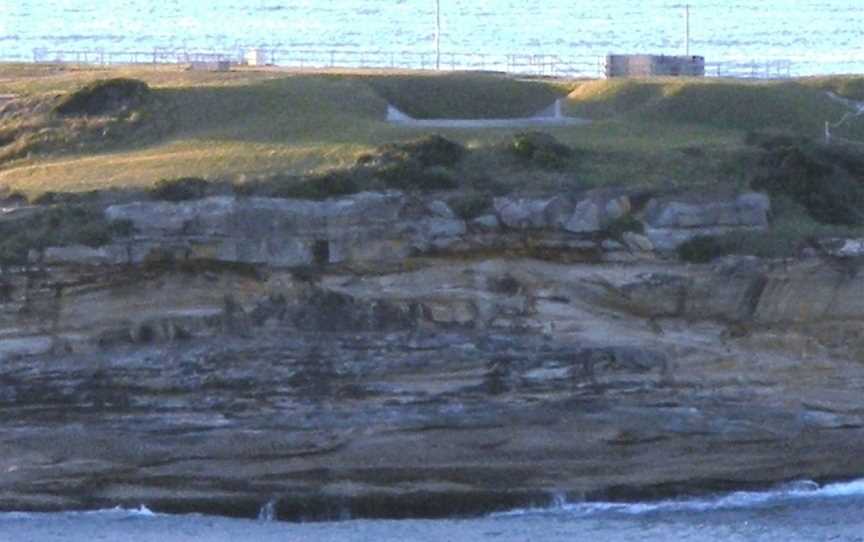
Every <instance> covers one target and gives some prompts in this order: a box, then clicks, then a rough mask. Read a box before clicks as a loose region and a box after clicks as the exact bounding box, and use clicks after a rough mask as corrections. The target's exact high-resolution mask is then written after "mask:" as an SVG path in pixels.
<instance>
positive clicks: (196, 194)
mask: <svg viewBox="0 0 864 542" xmlns="http://www.w3.org/2000/svg"><path fill="white" fill-rule="evenodd" d="M148 193H149V195H150V198H152V199H155V200H160V201H188V200H193V199H201V198H204V197H206V196H207V195H209V193H210V183H209V182H207V181H206V180H204V179H201V178H198V177H180V178H177V179H162V180H161V181H158V182H157V183H156V184H155V185H153V187H152V188H151V189H150V190H149V191H148Z"/></svg>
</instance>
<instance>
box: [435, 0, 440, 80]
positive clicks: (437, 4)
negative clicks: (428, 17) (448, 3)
mask: <svg viewBox="0 0 864 542" xmlns="http://www.w3.org/2000/svg"><path fill="white" fill-rule="evenodd" d="M435 69H436V70H441V0H435Z"/></svg>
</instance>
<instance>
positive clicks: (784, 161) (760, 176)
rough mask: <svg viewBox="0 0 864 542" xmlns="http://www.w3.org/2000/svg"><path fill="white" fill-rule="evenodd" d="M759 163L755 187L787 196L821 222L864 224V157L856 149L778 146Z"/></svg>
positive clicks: (772, 147) (811, 145) (754, 182)
mask: <svg viewBox="0 0 864 542" xmlns="http://www.w3.org/2000/svg"><path fill="white" fill-rule="evenodd" d="M766 148H768V149H770V150H769V151H767V152H766V153H765V155H764V156H763V158H762V160H761V161H760V164H759V168H758V172H757V173H756V175H755V176H754V179H753V182H752V183H751V185H752V187H753V188H754V189H756V190H764V191H766V192H769V193H770V194H772V195H775V196H788V197H790V198H792V199H793V200H794V201H796V202H798V203H799V204H801V205H802V206H804V208H806V209H807V212H808V213H809V214H810V216H812V217H813V218H814V219H816V220H817V221H819V222H822V223H825V224H835V225H858V224H864V155H862V153H861V151H860V150H859V149H857V148H852V147H848V148H847V147H841V146H825V145H818V144H813V143H810V144H806V145H804V144H797V145H787V146H783V145H778V146H776V147H774V146H771V145H770V144H768V145H767V146H766Z"/></svg>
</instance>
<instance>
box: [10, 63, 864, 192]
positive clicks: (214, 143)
mask: <svg viewBox="0 0 864 542" xmlns="http://www.w3.org/2000/svg"><path fill="white" fill-rule="evenodd" d="M106 77H131V78H137V79H141V80H143V81H146V82H147V83H148V84H149V85H151V87H152V88H154V90H155V94H156V97H157V100H156V102H155V103H154V104H153V105H151V106H150V107H149V108H148V110H147V111H146V112H145V113H144V114H142V115H140V116H138V117H136V118H135V122H136V123H137V126H136V127H135V128H134V130H137V131H134V130H133V129H130V130H129V131H130V132H131V133H132V135H131V137H128V134H127V137H125V138H123V137H121V138H119V139H120V140H119V141H114V140H113V139H112V136H111V135H109V136H105V137H102V136H101V132H99V133H97V134H96V136H93V137H90V139H88V140H87V143H86V144H81V143H80V142H79V139H80V137H79V138H78V139H76V137H77V135H78V133H80V132H84V131H86V127H82V124H84V123H85V121H81V120H80V119H79V120H72V121H69V120H67V121H63V122H65V124H64V125H63V126H61V127H60V131H61V132H62V131H64V130H65V131H66V132H67V133H66V135H65V136H64V137H66V141H67V142H68V144H67V145H64V144H63V143H64V141H63V140H62V138H61V140H60V142H59V144H54V145H42V148H41V149H40V146H39V145H38V144H36V145H32V150H31V149H29V148H25V149H24V151H26V152H19V153H18V154H17V155H16V154H12V155H11V156H9V157H7V159H6V160H5V161H4V162H0V186H2V185H5V186H7V187H9V188H10V189H14V190H23V191H25V192H27V193H29V194H36V193H39V192H42V191H45V190H87V189H93V188H100V187H108V186H146V185H150V184H152V183H154V182H155V181H157V180H158V179H161V178H170V177H179V176H185V175H195V176H202V177H206V178H211V179H215V178H225V179H232V178H237V177H239V176H241V175H246V176H255V175H259V174H268V173H276V172H279V173H286V172H288V173H306V172H310V171H319V170H322V169H327V168H332V167H340V166H345V165H348V164H351V163H353V161H354V160H355V159H356V157H357V156H358V155H360V154H361V153H363V152H366V151H368V150H369V149H370V148H372V147H374V146H375V145H378V144H381V143H383V142H389V141H397V140H400V139H405V138H409V137H416V136H417V135H419V134H421V133H425V132H428V130H417V129H410V128H400V127H394V126H390V125H388V124H386V123H385V122H383V120H382V119H383V116H384V112H385V108H386V101H385V97H386V99H389V100H390V101H392V102H395V103H397V104H398V105H399V106H400V107H401V108H402V109H404V110H406V111H407V112H409V113H411V114H414V115H416V116H420V117H423V116H426V117H429V116H432V117H434V116H441V117H448V116H449V117H471V116H477V117H484V116H485V117H490V116H507V115H508V113H509V114H510V115H513V116H519V115H525V114H528V113H530V112H531V111H534V110H537V109H540V108H542V107H543V106H545V105H547V104H548V103H550V102H551V101H552V100H553V99H554V98H555V97H557V96H561V95H564V94H567V93H568V91H572V92H570V94H569V99H568V112H569V113H570V114H575V115H582V116H587V117H590V118H593V119H595V123H594V124H593V125H591V126H587V127H567V128H554V129H550V130H548V131H549V132H551V133H552V134H553V135H554V136H555V137H557V138H558V139H559V140H561V141H562V142H564V143H566V144H569V145H571V146H573V147H575V148H576V149H577V151H579V150H582V151H586V156H587V158H586V159H584V160H582V161H581V164H580V167H579V168H578V169H577V170H576V171H573V172H571V173H572V175H567V176H564V177H566V178H560V177H562V176H561V175H559V176H558V177H559V178H558V179H556V182H557V183H558V184H559V185H567V184H570V183H579V184H583V185H584V184H588V185H596V184H605V183H625V184H626V183H649V184H652V183H671V184H691V183H712V182H717V181H732V182H735V181H736V180H739V177H740V176H741V175H742V171H741V170H742V169H746V167H747V161H748V159H749V158H750V156H749V154H748V148H747V146H746V145H745V144H744V136H745V134H746V133H747V132H748V131H749V130H754V129H759V130H763V129H770V130H776V131H787V132H790V133H797V134H807V135H812V136H818V135H819V134H820V133H821V131H822V126H823V123H824V121H825V120H827V119H832V120H833V119H838V118H840V116H842V114H843V112H844V108H843V106H842V105H839V104H836V103H834V102H832V101H830V100H829V99H828V98H827V97H825V95H824V92H823V90H824V89H829V88H830V89H833V90H835V91H837V92H839V93H841V94H843V95H846V96H849V97H854V98H864V85H862V84H861V83H862V80H861V79H848V78H825V79H808V80H801V81H791V82H783V83H776V82H771V83H750V82H741V81H714V80H671V79H670V80H664V79H658V80H647V81H632V80H631V81H624V80H621V81H587V82H586V81H564V82H560V81H556V82H549V81H535V82H522V81H515V80H513V79H509V78H503V77H497V76H491V75H485V76H484V75H476V74H473V75H446V76H434V75H417V74H409V73H396V74H388V73H341V74H331V73H327V74H321V73H319V74H310V73H305V74H303V73H299V74H298V73H295V74H289V73H285V72H279V71H267V70H262V71H251V70H250V71H235V72H230V73H206V72H187V71H181V70H179V69H176V68H160V69H153V68H125V69H124V68H117V69H112V70H97V69H89V70H68V69H59V68H55V67H50V66H27V65H18V66H15V65H5V66H0V94H5V93H12V94H17V95H21V96H33V97H34V100H37V101H38V100H49V101H50V100H51V99H54V97H55V96H60V95H62V94H64V93H69V92H71V91H73V90H74V89H76V88H79V87H80V86H82V85H83V84H85V83H87V82H89V81H93V80H96V79H100V78H106ZM50 117H51V115H50V114H47V113H44V112H42V113H40V114H37V115H34V116H32V117H31V118H28V119H20V118H13V119H5V120H0V133H3V132H10V131H11V132H12V133H13V135H14V129H15V128H16V127H19V128H20V127H21V125H22V124H24V123H31V124H32V125H33V126H35V127H36V128H37V130H36V132H37V133H36V135H35V136H31V138H33V139H37V143H38V137H39V133H38V132H39V130H40V129H41V127H42V126H43V125H44V126H52V125H53V126H55V127H56V126H57V124H58V122H59V121H57V120H52V119H51V118H50ZM76 123H77V124H76ZM121 128H122V127H121ZM42 131H45V130H42ZM115 131H119V132H121V134H122V132H123V131H122V130H115ZM437 131H438V132H440V133H442V134H443V135H444V136H446V137H449V138H452V139H455V140H458V141H461V142H463V143H467V144H469V146H472V147H482V146H485V145H489V144H491V143H494V142H497V141H501V140H504V139H506V138H508V137H509V136H510V135H512V132H513V130H504V129H496V130H489V129H487V130H449V131H448V130H437ZM91 132H92V130H91ZM846 132H847V133H846V134H845V135H850V133H849V132H850V130H848V129H847V130H846ZM851 132H862V130H856V129H853V130H851ZM851 135H852V136H857V135H858V134H857V133H852V134H851ZM0 143H2V141H0ZM55 143H56V142H55ZM14 144H15V143H14V142H13V144H12V145H11V146H10V148H13V147H14ZM19 145H20V143H19ZM8 150H9V149H7V151H8ZM730 158H738V160H730ZM486 159H487V160H488V159H489V157H486ZM478 160H479V161H480V163H478V164H477V166H478V167H483V168H486V169H489V168H490V167H491V168H492V170H494V169H495V168H494V166H495V164H489V163H483V158H478ZM736 164H738V165H736ZM523 181H525V182H528V181H527V180H526V179H514V181H513V182H523Z"/></svg>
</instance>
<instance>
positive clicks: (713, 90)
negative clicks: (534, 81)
mask: <svg viewBox="0 0 864 542" xmlns="http://www.w3.org/2000/svg"><path fill="white" fill-rule="evenodd" d="M861 81H862V79H860V78H843V77H834V78H811V79H800V80H788V81H742V80H730V79H710V78H690V79H680V78H654V79H611V80H598V81H589V82H584V83H581V84H579V85H578V86H577V87H576V88H575V89H574V90H573V92H571V93H570V95H569V96H568V112H569V113H570V114H572V115H580V116H586V117H590V118H594V119H617V120H625V121H632V122H640V121H642V122H665V123H677V124H681V123H691V124H700V125H705V126H710V127H714V128H718V129H731V130H776V131H787V132H794V133H796V134H799V135H809V136H817V135H821V134H822V132H823V130H824V124H825V121H832V122H835V121H837V120H839V119H840V118H841V117H842V116H843V115H844V114H845V113H846V112H847V111H848V110H849V109H848V108H847V107H846V106H844V105H843V104H840V103H838V102H836V101H834V100H832V99H830V98H829V97H828V96H827V94H826V91H829V90H830V91H832V92H835V93H837V94H839V95H841V96H844V97H847V98H850V99H859V98H860V99H864V84H862V83H861ZM844 134H845V135H846V136H847V137H860V136H862V135H864V129H862V126H859V125H854V124H853V125H851V126H850V127H848V128H845V132H844Z"/></svg>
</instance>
